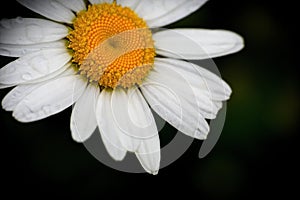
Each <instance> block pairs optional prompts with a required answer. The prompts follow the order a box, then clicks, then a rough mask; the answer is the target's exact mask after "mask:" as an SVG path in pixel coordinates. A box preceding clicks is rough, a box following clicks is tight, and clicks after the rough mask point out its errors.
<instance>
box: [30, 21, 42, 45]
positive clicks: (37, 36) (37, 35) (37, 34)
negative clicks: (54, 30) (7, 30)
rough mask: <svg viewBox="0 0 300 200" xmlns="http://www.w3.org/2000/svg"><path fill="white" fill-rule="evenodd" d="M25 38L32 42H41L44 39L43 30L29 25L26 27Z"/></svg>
mask: <svg viewBox="0 0 300 200" xmlns="http://www.w3.org/2000/svg"><path fill="white" fill-rule="evenodd" d="M25 31H26V36H27V38H28V40H30V41H32V42H41V41H42V40H43V38H44V37H45V34H44V33H43V29H42V28H41V27H40V26H39V25H37V24H31V25H28V26H27V27H26V30H25Z"/></svg>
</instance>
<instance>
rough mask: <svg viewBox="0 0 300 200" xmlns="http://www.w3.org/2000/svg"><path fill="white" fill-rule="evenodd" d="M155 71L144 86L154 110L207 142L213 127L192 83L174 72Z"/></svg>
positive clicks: (145, 94)
mask: <svg viewBox="0 0 300 200" xmlns="http://www.w3.org/2000/svg"><path fill="white" fill-rule="evenodd" d="M159 65H160V63H157V62H156V63H155V69H156V70H153V71H152V72H151V73H150V74H149V76H148V77H147V79H146V80H145V81H144V83H143V85H142V86H141V89H142V92H143V94H144V96H145V98H146V100H147V101H148V102H149V104H150V105H151V107H152V109H153V110H154V111H155V112H156V113H157V114H158V115H160V116H161V117H162V118H163V119H165V120H166V121H167V122H169V123H170V124H171V125H173V126H174V127H175V128H177V129H178V130H179V131H181V132H183V133H184V134H186V135H189V136H191V137H194V138H197V139H205V138H206V135H207V133H208V131H209V126H208V124H207V122H206V121H205V119H204V117H203V116H202V115H201V107H199V106H198V101H197V97H196V95H195V93H194V90H193V88H192V87H191V85H190V83H189V82H188V81H187V80H185V78H184V77H183V76H182V75H181V74H179V73H177V72H176V71H174V70H168V71H167V73H165V71H160V70H157V69H158V68H159V67H160V66H159Z"/></svg>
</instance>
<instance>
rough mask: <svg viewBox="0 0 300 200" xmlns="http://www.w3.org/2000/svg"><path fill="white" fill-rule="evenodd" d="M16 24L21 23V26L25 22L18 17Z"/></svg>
mask: <svg viewBox="0 0 300 200" xmlns="http://www.w3.org/2000/svg"><path fill="white" fill-rule="evenodd" d="M16 22H17V23H19V24H21V23H23V22H24V19H23V18H22V17H17V18H16Z"/></svg>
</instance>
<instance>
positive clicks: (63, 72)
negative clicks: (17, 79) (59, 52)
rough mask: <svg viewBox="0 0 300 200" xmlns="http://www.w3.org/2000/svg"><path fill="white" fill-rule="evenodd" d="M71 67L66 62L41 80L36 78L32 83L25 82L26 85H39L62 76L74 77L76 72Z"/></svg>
mask: <svg viewBox="0 0 300 200" xmlns="http://www.w3.org/2000/svg"><path fill="white" fill-rule="evenodd" d="M71 65H72V63H71V62H68V63H67V64H65V65H64V66H63V67H61V68H59V69H58V70H56V71H54V72H52V73H50V74H48V75H47V76H43V77H41V78H37V79H34V80H32V81H28V82H26V84H32V83H41V82H45V81H48V80H52V79H55V78H59V77H63V76H69V75H74V74H75V73H76V71H75V70H74V69H73V68H72V67H71Z"/></svg>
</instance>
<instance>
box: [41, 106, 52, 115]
mask: <svg viewBox="0 0 300 200" xmlns="http://www.w3.org/2000/svg"><path fill="white" fill-rule="evenodd" d="M42 111H43V112H44V114H46V115H47V114H50V112H51V106H50V105H45V106H43V107H42Z"/></svg>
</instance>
